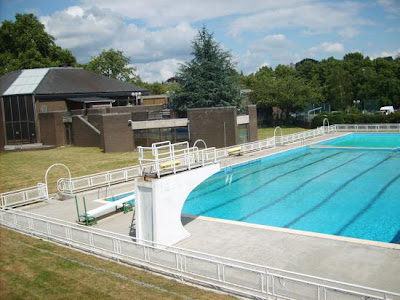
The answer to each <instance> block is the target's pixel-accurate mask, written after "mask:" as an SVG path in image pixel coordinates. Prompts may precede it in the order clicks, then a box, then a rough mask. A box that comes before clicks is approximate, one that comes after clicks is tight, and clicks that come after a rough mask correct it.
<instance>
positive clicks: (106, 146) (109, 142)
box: [99, 113, 134, 152]
mask: <svg viewBox="0 0 400 300" xmlns="http://www.w3.org/2000/svg"><path fill="white" fill-rule="evenodd" d="M100 117H101V119H102V122H101V123H102V124H101V125H100V127H101V128H102V130H101V140H102V142H101V144H102V148H103V150H104V152H128V151H133V150H134V140H133V131H132V129H131V127H130V126H128V120H130V119H131V114H129V113H127V114H107V115H101V116H100ZM99 129H100V128H99Z"/></svg>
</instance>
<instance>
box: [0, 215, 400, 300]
mask: <svg viewBox="0 0 400 300" xmlns="http://www.w3.org/2000/svg"><path fill="white" fill-rule="evenodd" d="M0 224H2V225H3V226H7V227H9V228H11V229H14V230H18V231H22V232H25V233H28V234H30V235H33V236H38V237H41V238H45V239H48V240H51V241H54V242H58V243H62V244H64V245H69V246H71V247H76V248H79V249H81V250H84V251H88V252H91V253H95V254H97V255H102V256H106V257H109V258H113V259H116V260H119V261H123V262H126V263H130V264H134V265H137V266H141V267H146V268H150V269H151V270H154V271H158V272H162V273H163V274H167V275H170V276H173V277H178V278H180V279H182V280H185V281H189V282H194V283H198V284H203V285H204V284H206V285H208V286H211V287H214V288H215V287H216V288H217V289H222V290H225V291H228V292H233V293H236V294H239V295H244V296H248V297H259V298H263V299H271V297H275V298H274V299H276V298H279V299H302V300H303V299H319V300H328V299H329V300H330V299H393V300H394V299H400V294H397V293H393V292H388V291H383V290H377V289H372V288H368V287H363V286H359V285H354V284H347V283H343V282H338V281H333V280H328V279H324V278H320V277H314V276H308V275H304V274H300V273H295V272H288V271H284V270H280V269H276V268H270V267H266V266H262V265H256V264H250V263H246V262H242V261H238V260H232V259H227V258H223V257H218V256H213V255H208V254H205V253H200V252H196V251H190V250H186V249H182V248H176V247H167V246H164V245H159V244H155V243H153V242H147V241H138V240H136V241H135V240H133V239H134V238H133V237H130V236H123V235H119V234H115V233H112V232H107V231H103V230H98V229H94V228H88V227H85V226H80V225H76V224H73V223H68V222H64V221H60V220H56V219H52V218H48V217H44V216H39V215H35V214H32V213H27V212H22V211H17V210H13V209H11V210H4V209H0Z"/></svg>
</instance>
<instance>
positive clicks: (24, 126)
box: [21, 122, 29, 143]
mask: <svg viewBox="0 0 400 300" xmlns="http://www.w3.org/2000/svg"><path fill="white" fill-rule="evenodd" d="M21 140H22V142H24V143H28V142H29V129H28V122H21Z"/></svg>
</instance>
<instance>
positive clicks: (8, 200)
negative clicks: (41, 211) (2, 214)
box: [0, 183, 49, 207]
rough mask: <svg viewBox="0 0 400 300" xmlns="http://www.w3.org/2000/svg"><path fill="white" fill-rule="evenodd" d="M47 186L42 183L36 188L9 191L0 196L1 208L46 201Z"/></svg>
mask: <svg viewBox="0 0 400 300" xmlns="http://www.w3.org/2000/svg"><path fill="white" fill-rule="evenodd" d="M48 197H49V195H48V191H47V186H46V184H44V183H38V184H37V186H33V187H29V188H25V189H20V190H16V191H10V192H7V193H3V194H0V200H1V206H2V207H5V206H8V207H12V206H18V205H23V204H29V203H33V202H37V201H42V200H46V199H48Z"/></svg>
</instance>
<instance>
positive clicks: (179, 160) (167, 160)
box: [138, 141, 217, 177]
mask: <svg viewBox="0 0 400 300" xmlns="http://www.w3.org/2000/svg"><path fill="white" fill-rule="evenodd" d="M138 151H139V164H140V174H141V175H142V176H143V175H144V174H154V175H156V176H157V177H160V176H161V173H165V172H167V173H170V172H172V173H174V174H175V173H176V172H177V171H182V170H191V169H192V168H193V167H199V166H205V165H208V164H211V163H216V161H217V154H216V148H215V147H210V148H205V149H201V150H200V149H199V148H198V147H189V142H180V143H175V144H171V142H170V141H165V142H158V143H154V144H153V145H152V146H151V147H138ZM144 162H149V163H150V164H147V165H145V164H143V163H144Z"/></svg>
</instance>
